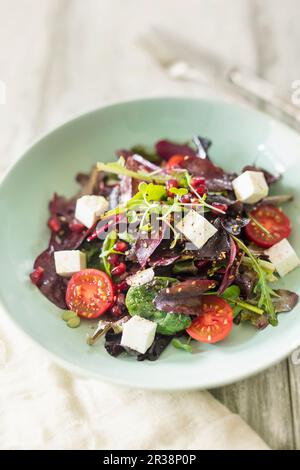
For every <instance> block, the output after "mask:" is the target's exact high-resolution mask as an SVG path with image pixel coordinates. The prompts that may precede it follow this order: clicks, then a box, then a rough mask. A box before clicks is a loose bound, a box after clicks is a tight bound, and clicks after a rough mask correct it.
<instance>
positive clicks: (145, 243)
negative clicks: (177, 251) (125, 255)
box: [134, 224, 166, 268]
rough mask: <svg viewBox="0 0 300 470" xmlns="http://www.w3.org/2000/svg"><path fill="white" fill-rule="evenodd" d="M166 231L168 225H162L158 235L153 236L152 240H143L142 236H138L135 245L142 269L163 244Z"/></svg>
mask: <svg viewBox="0 0 300 470" xmlns="http://www.w3.org/2000/svg"><path fill="white" fill-rule="evenodd" d="M165 230H166V224H162V225H161V226H160V227H159V229H158V231H157V233H155V234H151V238H142V237H143V235H142V234H139V235H138V237H139V238H138V240H137V241H136V243H135V246H134V252H135V256H136V258H137V260H138V262H139V264H140V265H141V267H142V268H143V267H144V266H146V264H147V263H148V262H149V261H150V257H151V255H152V254H153V253H154V252H155V250H156V248H157V247H158V246H159V245H160V243H161V242H162V240H163V238H164V233H165Z"/></svg>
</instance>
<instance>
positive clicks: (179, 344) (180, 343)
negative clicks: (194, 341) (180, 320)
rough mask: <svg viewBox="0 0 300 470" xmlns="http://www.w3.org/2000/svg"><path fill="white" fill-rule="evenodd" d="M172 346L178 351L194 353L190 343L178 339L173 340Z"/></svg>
mask: <svg viewBox="0 0 300 470" xmlns="http://www.w3.org/2000/svg"><path fill="white" fill-rule="evenodd" d="M171 344H172V346H174V348H176V349H183V351H186V352H189V353H191V352H193V348H192V346H191V345H190V344H189V343H187V342H183V341H180V339H178V338H173V339H172V341H171Z"/></svg>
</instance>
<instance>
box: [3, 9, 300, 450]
mask: <svg viewBox="0 0 300 470" xmlns="http://www.w3.org/2000/svg"><path fill="white" fill-rule="evenodd" d="M0 17H1V25H0V80H1V81H4V82H5V84H6V104H0V171H1V170H4V169H5V168H6V167H7V166H8V165H9V164H10V163H11V162H13V161H14V160H15V159H17V158H18V157H19V156H20V154H21V153H22V152H23V151H24V149H25V148H26V147H27V146H28V145H29V144H30V143H31V142H33V141H34V140H36V138H37V137H39V136H41V135H42V134H44V133H45V132H47V131H49V130H50V129H52V128H53V127H54V126H57V125H59V124H60V123H62V122H64V121H65V120H67V119H69V118H71V117H73V116H75V115H78V114H80V113H82V112H85V111H88V110H90V109H93V108H96V107H98V106H102V105H104V104H107V103H111V102H115V101H118V100H125V99H131V98H137V97H142V96H155V95H170V94H172V95H175V94H189V95H191V94H193V95H195V96H219V95H220V94H221V92H220V90H217V89H214V88H211V87H208V86H204V85H203V86H200V85H196V84H191V83H189V84H187V83H178V82H174V81H172V80H171V79H170V78H169V77H168V76H167V75H166V73H165V72H164V71H163V70H161V69H160V68H159V67H158V66H157V65H156V64H155V62H154V61H153V59H151V58H150V57H149V56H148V55H147V54H145V53H144V51H143V49H142V48H141V46H140V44H139V42H138V37H139V35H140V34H141V33H143V32H145V31H147V30H148V29H149V27H151V26H154V25H159V26H164V27H167V28H168V29H169V30H171V31H173V32H175V33H176V32H178V33H180V34H181V35H182V36H186V37H187V38H189V40H191V41H192V42H193V43H194V45H195V46H197V45H199V46H201V47H202V48H203V47H204V48H206V49H207V50H208V51H211V52H214V53H216V54H218V55H219V56H220V57H222V58H223V59H224V60H226V61H227V62H228V64H233V65H244V66H247V67H249V68H250V69H252V70H253V71H255V72H257V73H259V74H260V75H261V76H263V77H265V78H268V79H269V80H271V81H272V82H273V83H274V84H276V85H277V86H278V87H280V88H281V89H282V91H283V92H284V93H285V94H286V95H287V96H290V95H291V84H292V82H293V81H294V80H297V79H300V62H299V44H300V28H299V17H300V2H299V0H298V1H297V0H285V1H283V0H264V1H262V0H210V1H207V0H186V1H183V0H152V1H150V0H42V1H41V0H22V1H20V0H1V1H0ZM299 391H300V366H293V365H292V363H291V362H290V361H284V362H282V363H281V364H278V365H277V366H275V367H272V368H271V369H269V370H268V371H265V372H264V373H262V374H260V375H258V376H256V377H254V378H251V379H248V380H245V381H243V382H240V383H237V384H234V385H231V386H227V387H224V388H222V389H218V390H213V391H212V393H213V394H214V395H215V396H216V397H218V398H219V399H220V400H221V401H222V402H223V403H225V404H226V405H227V406H228V407H229V408H230V409H231V410H233V411H235V412H239V413H240V414H241V416H242V417H243V418H244V419H245V420H246V421H247V422H248V423H249V424H250V425H251V426H252V427H253V428H254V429H255V430H256V431H257V432H258V433H259V434H260V435H261V436H262V437H263V438H264V439H265V441H266V442H267V443H268V444H269V445H270V446H271V447H273V448H277V449H291V448H298V449H299V448H300V426H299V416H300V395H299Z"/></svg>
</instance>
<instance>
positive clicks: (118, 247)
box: [114, 241, 128, 253]
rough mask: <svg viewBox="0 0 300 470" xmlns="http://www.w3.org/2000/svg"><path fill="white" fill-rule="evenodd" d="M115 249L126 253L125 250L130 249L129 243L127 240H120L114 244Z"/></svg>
mask: <svg viewBox="0 0 300 470" xmlns="http://www.w3.org/2000/svg"><path fill="white" fill-rule="evenodd" d="M114 249H115V250H116V251H121V252H122V253H124V251H126V250H127V249H128V245H127V243H126V242H123V241H118V242H117V243H116V244H115V246H114Z"/></svg>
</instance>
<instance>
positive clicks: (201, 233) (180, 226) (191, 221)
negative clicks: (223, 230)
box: [176, 209, 218, 248]
mask: <svg viewBox="0 0 300 470" xmlns="http://www.w3.org/2000/svg"><path fill="white" fill-rule="evenodd" d="M176 228H177V230H179V231H180V232H181V233H183V235H184V236H185V237H186V238H187V239H188V240H190V241H191V242H192V243H193V244H194V245H195V246H196V247H197V248H202V246H203V245H205V243H206V242H207V240H208V239H209V238H211V237H212V236H213V235H214V234H215V233H216V232H217V231H218V230H217V229H216V228H215V227H214V226H213V225H212V224H211V223H210V222H208V220H206V218H205V217H203V216H202V215H201V214H199V213H198V212H196V211H194V210H193V209H192V210H190V211H189V212H188V214H187V215H186V216H185V217H183V219H182V220H181V221H180V222H178V223H177V224H176Z"/></svg>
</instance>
